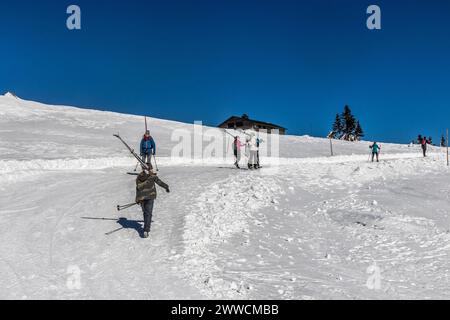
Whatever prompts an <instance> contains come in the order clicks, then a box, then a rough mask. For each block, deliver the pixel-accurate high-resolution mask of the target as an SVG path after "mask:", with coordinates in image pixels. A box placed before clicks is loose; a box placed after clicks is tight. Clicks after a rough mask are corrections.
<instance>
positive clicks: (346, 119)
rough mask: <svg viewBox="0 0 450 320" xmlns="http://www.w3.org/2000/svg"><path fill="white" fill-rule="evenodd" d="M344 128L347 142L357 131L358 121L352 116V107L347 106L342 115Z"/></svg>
mask: <svg viewBox="0 0 450 320" xmlns="http://www.w3.org/2000/svg"><path fill="white" fill-rule="evenodd" d="M341 118H342V122H343V123H342V126H343V133H344V135H345V136H346V140H348V139H349V138H350V136H351V135H355V129H356V119H355V117H354V116H353V114H352V111H351V110H350V107H349V106H348V105H346V106H345V107H344V112H343V113H342V116H341Z"/></svg>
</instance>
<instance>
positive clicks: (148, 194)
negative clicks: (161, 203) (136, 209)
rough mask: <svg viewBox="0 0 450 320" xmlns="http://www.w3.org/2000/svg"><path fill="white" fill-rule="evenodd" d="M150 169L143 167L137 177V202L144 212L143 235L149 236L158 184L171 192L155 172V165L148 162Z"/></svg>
mask: <svg viewBox="0 0 450 320" xmlns="http://www.w3.org/2000/svg"><path fill="white" fill-rule="evenodd" d="M147 167H148V168H149V170H148V171H147V170H146V169H145V168H144V167H142V172H141V173H140V174H139V175H138V176H137V178H136V203H137V204H139V205H140V206H141V208H142V212H143V214H144V233H143V237H144V238H148V236H149V233H150V227H151V223H152V215H153V204H154V202H155V199H156V195H157V194H156V185H155V184H157V185H158V186H160V187H161V188H163V189H165V190H166V192H167V193H169V192H170V189H169V186H168V185H167V184H166V183H164V182H163V181H161V179H159V178H158V176H157V175H156V173H154V172H153V167H152V165H151V164H150V163H147Z"/></svg>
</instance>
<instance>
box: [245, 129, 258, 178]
mask: <svg viewBox="0 0 450 320" xmlns="http://www.w3.org/2000/svg"><path fill="white" fill-rule="evenodd" d="M247 147H248V150H249V158H248V168H249V169H252V168H255V169H258V165H257V163H258V162H257V152H258V147H257V142H256V136H255V133H254V132H252V133H251V134H250V135H249V137H248V138H247Z"/></svg>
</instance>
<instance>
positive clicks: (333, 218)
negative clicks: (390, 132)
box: [0, 95, 450, 299]
mask: <svg viewBox="0 0 450 320" xmlns="http://www.w3.org/2000/svg"><path fill="white" fill-rule="evenodd" d="M149 113H151V110H149ZM149 127H150V130H151V131H152V135H153V136H154V138H155V140H156V141H157V144H158V147H157V148H158V155H159V158H158V160H159V161H160V166H161V170H160V174H159V175H160V178H161V179H162V180H164V181H166V182H167V183H168V184H169V185H170V186H171V190H172V192H171V193H170V194H166V193H164V192H160V193H159V196H158V200H157V202H156V206H155V212H154V218H153V220H154V223H153V225H152V233H151V237H150V239H141V238H140V236H139V232H138V230H139V229H140V222H139V221H140V220H141V219H142V215H141V212H140V208H137V207H133V208H131V209H129V210H127V211H123V212H117V211H116V210H115V207H116V205H117V204H124V203H129V202H132V201H133V199H134V188H135V187H134V177H132V176H129V175H126V172H127V171H132V170H133V168H134V165H135V161H134V160H133V159H132V158H131V157H130V155H129V153H128V152H127V150H125V149H124V148H123V145H121V144H120V142H118V141H117V140H116V139H114V138H113V137H112V134H113V133H117V132H120V134H121V135H122V136H123V137H124V138H125V139H126V140H127V141H130V143H132V144H133V146H134V147H136V148H137V146H138V143H139V140H140V137H141V135H142V131H143V119H142V117H138V116H131V115H124V114H117V113H111V112H102V111H95V110H87V109H77V108H72V107H62V106H48V105H44V104H40V103H36V102H31V101H25V100H22V99H20V98H17V97H15V96H13V95H6V96H0V192H1V194H2V196H1V198H0V216H1V218H2V221H3V223H2V224H0V243H1V246H0V274H2V277H1V278H0V298H7V299H9V298H24V299H27V298H29V299H33V298H38V299H40V298H55V299H57V298H72V299H80V298H89V299H114V298H132V299H135V298H143V299H174V298H181V299H189V298H199V299H206V298H231V299H236V298H243V299H254V298H257V299H266V298H270V299H273V298H275V299H277V298H281V299H318V298H326V299H338V298H344V299H355V298H356V299H357V298H388V299H396V298H407V299H413V298H448V297H449V294H450V290H449V280H450V279H449V275H450V271H449V268H448V261H449V259H448V253H449V250H450V234H449V230H450V223H449V213H450V209H448V204H449V198H450V186H449V185H448V183H447V181H448V179H449V178H450V175H449V172H448V169H447V166H446V165H445V158H444V154H443V150H441V149H440V148H432V150H431V151H432V153H431V155H430V157H428V158H426V159H424V158H423V157H421V155H420V150H419V147H418V146H413V147H408V146H406V145H395V144H385V143H382V150H383V153H382V162H380V163H369V162H368V161H367V157H368V151H369V149H368V146H369V143H368V142H359V143H349V142H341V141H334V146H333V147H334V151H335V154H336V155H337V156H335V157H329V141H328V140H326V139H320V138H312V137H307V136H305V137H295V136H285V137H281V138H280V157H281V159H280V161H279V165H274V161H273V159H267V158H265V159H262V162H263V164H264V168H263V169H262V170H261V171H259V172H254V171H247V170H235V169H233V168H232V166H231V165H230V163H227V162H228V161H229V160H228V159H222V160H220V161H219V160H217V159H216V160H217V161H215V160H214V159H211V162H210V163H207V162H206V163H205V162H192V161H184V160H179V159H178V160H177V159H175V160H174V159H170V158H169V156H170V155H171V150H172V148H173V147H174V146H175V145H176V143H177V142H176V141H172V139H171V137H172V133H173V131H174V130H176V129H184V130H187V131H189V132H192V130H193V129H192V125H190V124H183V123H179V122H173V121H166V120H159V119H153V118H150V119H149ZM211 130H212V131H211ZM208 134H212V135H217V136H223V135H224V133H223V132H222V131H221V130H218V129H212V128H210V129H209V132H208ZM229 147H230V146H229V145H228V149H227V152H230V148H229ZM228 156H229V157H231V153H230V154H228ZM110 232H112V233H110ZM74 270H76V271H77V270H78V271H80V286H79V287H78V286H75V287H74V286H73V285H71V283H72V282H71V281H72V280H73V277H74V276H77V272H75V273H74ZM374 270H375V271H374ZM378 271H379V272H380V281H381V282H380V286H379V287H378V286H377V285H375V286H374V285H373V284H377V282H376V281H375V282H373V281H372V280H373V279H374V277H375V278H377V275H378V273H377V272H378ZM368 272H369V273H368ZM368 282H369V283H368ZM368 284H369V285H368ZM374 287H375V288H374Z"/></svg>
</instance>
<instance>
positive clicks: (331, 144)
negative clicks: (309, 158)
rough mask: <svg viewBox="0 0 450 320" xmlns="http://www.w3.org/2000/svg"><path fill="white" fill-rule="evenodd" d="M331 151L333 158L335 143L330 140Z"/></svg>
mask: <svg viewBox="0 0 450 320" xmlns="http://www.w3.org/2000/svg"><path fill="white" fill-rule="evenodd" d="M330 151H331V156H334V154H333V141H332V140H331V138H330Z"/></svg>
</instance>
